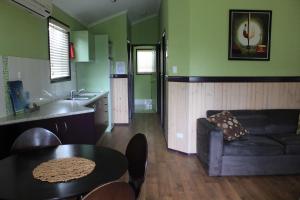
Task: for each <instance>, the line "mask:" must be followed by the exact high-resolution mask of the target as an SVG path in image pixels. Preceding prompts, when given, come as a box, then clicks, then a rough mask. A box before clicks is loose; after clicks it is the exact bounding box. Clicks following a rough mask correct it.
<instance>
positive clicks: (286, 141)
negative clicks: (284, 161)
mask: <svg viewBox="0 0 300 200" xmlns="http://www.w3.org/2000/svg"><path fill="white" fill-rule="evenodd" d="M270 137H271V138H272V139H274V140H276V141H278V142H279V143H281V144H283V145H284V146H285V153H286V154H300V135H296V134H295V133H292V134H280V135H272V136H270Z"/></svg>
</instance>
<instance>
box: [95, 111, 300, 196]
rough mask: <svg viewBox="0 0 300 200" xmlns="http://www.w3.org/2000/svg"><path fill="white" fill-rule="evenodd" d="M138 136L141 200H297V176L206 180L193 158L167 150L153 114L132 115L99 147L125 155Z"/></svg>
mask: <svg viewBox="0 0 300 200" xmlns="http://www.w3.org/2000/svg"><path fill="white" fill-rule="evenodd" d="M138 132H141V133H144V134H145V135H146V136H147V139H148V143H149V155H148V156H149V157H148V169H147V177H146V182H145V184H144V186H143V190H142V194H141V198H140V199H142V200H169V199H175V200H177V199H178V200H190V199H191V200H202V199H204V200H215V199H216V200H219V199H221V200H223V199H224V200H225V199H226V200H281V199H282V200H300V176H259V177H208V176H207V175H206V173H205V171H204V169H203V167H202V165H201V163H200V162H199V160H198V159H197V157H196V156H194V155H189V156H188V155H184V154H181V153H178V152H174V151H171V150H168V149H167V147H166V143H165V139H164V137H163V133H162V130H161V128H160V126H159V120H158V116H157V115H156V114H136V115H135V117H134V122H133V124H132V125H131V126H119V127H115V128H114V129H113V132H112V133H111V134H107V135H105V136H104V137H103V139H102V140H101V142H100V145H103V146H108V147H111V148H114V149H117V150H119V151H121V152H125V149H126V145H127V143H128V141H129V140H130V138H131V137H132V136H133V135H134V134H135V133H138ZM123 179H127V177H124V178H123Z"/></svg>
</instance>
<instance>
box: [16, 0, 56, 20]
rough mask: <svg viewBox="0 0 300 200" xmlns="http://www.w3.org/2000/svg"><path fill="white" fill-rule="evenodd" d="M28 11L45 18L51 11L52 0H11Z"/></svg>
mask: <svg viewBox="0 0 300 200" xmlns="http://www.w3.org/2000/svg"><path fill="white" fill-rule="evenodd" d="M11 1H12V2H14V3H15V4H17V5H19V6H21V7H23V8H25V9H26V10H28V11H29V12H31V13H33V14H35V15H37V16H40V17H42V18H47V17H49V16H51V13H52V0H11Z"/></svg>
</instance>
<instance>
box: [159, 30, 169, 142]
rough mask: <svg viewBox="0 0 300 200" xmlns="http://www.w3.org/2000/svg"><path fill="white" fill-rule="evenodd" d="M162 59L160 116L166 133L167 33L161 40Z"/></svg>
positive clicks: (164, 33)
mask: <svg viewBox="0 0 300 200" xmlns="http://www.w3.org/2000/svg"><path fill="white" fill-rule="evenodd" d="M160 59H161V63H160V64H161V76H160V82H161V114H160V123H161V126H162V129H163V131H164V133H166V121H167V120H166V117H167V116H166V110H167V109H166V105H167V103H166V97H167V96H166V90H167V84H166V81H167V80H166V74H167V38H166V31H164V32H163V34H162V38H161V51H160ZM165 138H166V140H168V138H167V135H166V134H165Z"/></svg>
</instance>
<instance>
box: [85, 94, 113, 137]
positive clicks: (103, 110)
mask: <svg viewBox="0 0 300 200" xmlns="http://www.w3.org/2000/svg"><path fill="white" fill-rule="evenodd" d="M87 106H88V107H90V108H93V109H94V110H95V112H94V124H95V128H96V131H97V133H99V134H102V133H104V132H105V130H106V129H107V127H108V95H107V94H106V95H104V96H102V97H101V98H99V99H98V100H96V101H94V102H92V103H90V104H89V105H87Z"/></svg>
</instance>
